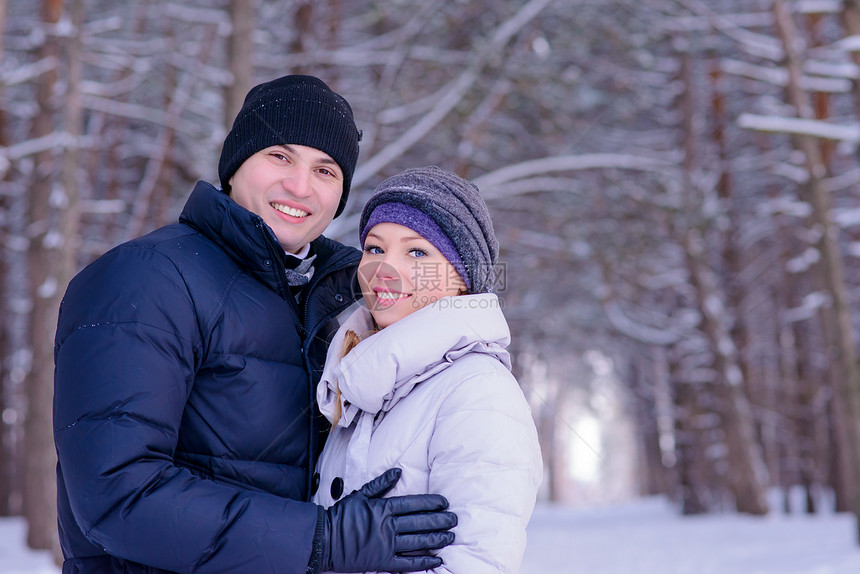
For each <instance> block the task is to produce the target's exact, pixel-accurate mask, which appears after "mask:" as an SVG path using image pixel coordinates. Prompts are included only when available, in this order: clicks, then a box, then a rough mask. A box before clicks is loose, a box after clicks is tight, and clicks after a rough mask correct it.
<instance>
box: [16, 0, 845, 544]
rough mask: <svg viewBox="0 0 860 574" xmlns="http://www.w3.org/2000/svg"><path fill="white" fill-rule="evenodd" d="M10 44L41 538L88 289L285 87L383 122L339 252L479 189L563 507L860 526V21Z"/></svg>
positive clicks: (500, 19) (148, 23)
mask: <svg viewBox="0 0 860 574" xmlns="http://www.w3.org/2000/svg"><path fill="white" fill-rule="evenodd" d="M0 34H2V43H0V181H1V182H2V183H0V238H2V241H0V244H2V246H0V278H2V281H0V317H2V321H0V391H2V392H0V413H2V424H0V430H2V433H0V434H2V440H0V515H8V514H23V515H25V516H26V517H27V519H28V520H29V524H30V533H29V540H28V542H29V544H30V545H31V546H33V547H36V548H51V547H53V546H55V545H56V517H55V509H54V488H55V487H54V484H53V481H54V476H55V475H54V464H55V453H54V447H53V437H52V428H51V408H52V374H53V364H52V360H53V357H52V339H53V333H54V328H55V323H56V314H57V307H58V304H59V301H60V299H61V297H62V294H63V292H64V289H65V285H66V284H67V282H68V280H69V278H70V277H71V276H73V275H74V274H75V273H76V272H77V271H78V270H80V269H81V268H82V267H83V266H84V265H86V264H87V263H88V262H90V261H92V260H93V259H95V258H96V257H98V256H99V255H100V254H102V253H103V252H105V251H106V250H107V249H109V248H110V247H112V246H113V245H115V244H117V243H119V242H121V241H124V240H126V239H129V238H131V237H134V236H137V235H140V234H142V233H145V232H147V231H148V230H151V229H153V228H155V227H157V226H160V225H162V224H165V223H168V222H172V221H174V220H175V219H176V217H177V214H178V212H179V210H180V208H181V206H182V205H183V203H184V201H185V199H186V197H187V194H188V193H189V192H190V190H191V188H192V186H193V183H194V181H195V180H197V179H198V178H202V179H206V180H209V181H217V176H216V173H217V172H216V164H217V159H218V155H219V153H220V148H221V143H222V141H223V137H224V135H225V133H226V129H227V125H228V123H229V122H230V121H231V120H232V118H233V115H234V114H235V112H236V111H237V110H238V108H239V106H240V104H241V100H242V98H243V97H244V95H245V93H246V92H247V90H248V88H249V87H251V86H252V85H254V84H256V83H258V82H260V81H265V80H269V79H271V78H274V77H276V76H280V75H283V74H285V73H310V74H314V75H318V76H320V77H322V78H323V79H324V80H325V81H326V82H328V83H329V84H330V85H331V86H332V87H333V88H334V89H335V90H336V91H338V92H339V93H341V94H343V95H344V96H345V97H346V98H347V99H348V100H349V101H350V102H351V103H352V106H353V108H354V111H355V117H356V120H357V123H358V125H359V127H360V128H361V129H363V131H364V139H363V141H362V143H361V157H360V158H359V169H358V172H357V173H356V176H355V180H354V183H353V192H352V195H351V199H350V203H349V205H348V208H347V211H346V213H345V215H344V216H342V217H341V218H339V219H338V220H336V221H335V222H334V224H333V225H332V227H331V228H330V229H329V232H328V235H330V236H333V237H335V238H338V239H341V240H343V241H345V242H347V243H352V244H355V243H356V239H355V235H356V233H355V229H356V227H357V214H358V213H359V211H360V208H361V205H362V203H363V201H364V199H365V198H366V197H367V195H368V193H369V192H370V190H371V189H372V188H373V186H374V185H375V184H376V183H378V182H379V181H380V180H381V179H383V178H384V177H387V176H389V175H391V174H393V173H395V172H397V171H400V170H402V169H405V168H407V167H413V166H417V165H428V164H436V165H439V166H441V167H443V168H447V169H452V170H455V171H457V172H458V173H459V174H461V175H462V176H464V177H467V178H471V179H473V180H474V181H476V183H478V185H479V186H480V187H481V189H482V191H483V193H484V196H485V198H486V200H487V203H488V205H489V206H490V209H491V211H492V214H493V217H494V221H495V225H496V230H497V233H498V236H499V239H500V242H501V245H502V253H501V260H502V262H503V264H504V271H505V272H504V274H503V277H502V278H501V279H502V280H503V281H502V285H501V287H502V293H501V295H502V297H503V299H504V304H505V312H506V314H507V316H508V319H509V321H510V322H511V326H512V331H513V337H514V343H513V348H512V350H513V353H514V357H515V363H516V371H517V374H518V376H519V378H520V381H521V384H522V386H523V389H524V391H525V393H526V395H527V396H528V398H529V400H530V402H531V404H532V407H533V412H534V416H535V419H536V421H537V424H538V427H539V430H540V435H541V440H542V447H543V449H544V459H545V461H546V464H547V480H546V484H545V489H544V492H543V493H542V496H543V497H545V498H546V499H548V500H554V501H572V500H573V501H576V502H584V503H588V502H597V501H599V500H601V498H600V497H601V494H600V490H599V489H598V488H596V487H595V486H594V485H603V486H604V487H605V486H607V485H612V484H616V483H618V482H619V481H622V482H624V481H626V482H625V484H626V485H627V486H625V487H624V488H622V489H620V490H619V492H620V491H621V490H624V489H626V490H628V491H630V490H632V491H634V492H633V493H634V494H654V493H664V494H667V495H668V496H670V497H671V498H672V499H673V500H675V501H677V504H678V508H679V510H680V511H681V512H683V513H686V514H695V513H704V512H715V511H739V512H743V513H750V514H755V515H761V514H766V513H768V512H779V511H780V510H781V509H780V508H769V506H768V500H769V498H768V497H766V493H768V492H769V491H772V490H773V489H775V488H777V489H782V490H783V491H786V492H787V491H788V489H789V488H790V487H800V488H802V489H804V491H805V492H806V494H807V496H806V504H807V509H808V511H809V512H815V511H816V510H817V507H818V506H819V505H821V504H823V503H824V501H828V502H827V503H828V504H835V505H836V507H837V509H839V510H843V511H850V512H854V513H855V514H858V513H860V502H858V501H860V488H858V484H860V482H858V478H860V369H858V350H857V343H858V341H857V327H858V318H860V313H858V311H860V308H858V307H860V259H858V258H860V155H858V148H857V145H858V141H860V122H858V116H860V2H858V1H856V0H707V1H705V0H468V1H466V0H435V1H432V2H430V1H427V0H381V1H369V0H315V1H299V0H256V1H251V0H184V1H181V2H180V1H178V0H177V1H172V0H134V1H129V0H110V1H107V0H34V1H28V2H24V1H21V0H18V1H13V0H0ZM583 469H586V470H588V469H590V471H589V472H584V471H583ZM577 473H579V474H577ZM577 476H579V477H580V478H582V477H583V476H587V477H590V480H591V483H592V486H591V487H589V488H591V490H589V489H585V488H579V487H577ZM577 488H579V490H577ZM577 493H578V494H577ZM786 499H788V497H786ZM771 500H772V499H771Z"/></svg>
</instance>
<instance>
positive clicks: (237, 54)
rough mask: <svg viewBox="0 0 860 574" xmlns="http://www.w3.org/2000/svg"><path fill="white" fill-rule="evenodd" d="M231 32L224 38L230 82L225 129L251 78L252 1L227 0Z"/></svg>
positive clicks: (252, 73)
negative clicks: (230, 76)
mask: <svg viewBox="0 0 860 574" xmlns="http://www.w3.org/2000/svg"><path fill="white" fill-rule="evenodd" d="M229 10H230V20H231V21H232V22H233V32H232V33H231V34H230V37H229V38H228V40H227V59H228V66H229V68H230V73H231V74H232V75H233V83H232V84H231V85H230V86H229V87H228V88H227V92H226V94H225V97H224V126H225V127H226V128H227V129H228V130H229V129H230V126H232V125H233V119H234V118H235V117H236V114H237V113H239V110H240V109H241V108H242V102H243V101H244V100H245V94H247V93H248V90H250V89H251V86H252V85H253V81H254V60H253V56H254V38H253V35H252V34H253V31H254V23H255V21H256V18H255V15H254V2H253V0H230V7H229Z"/></svg>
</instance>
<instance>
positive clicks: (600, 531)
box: [0, 498, 860, 574]
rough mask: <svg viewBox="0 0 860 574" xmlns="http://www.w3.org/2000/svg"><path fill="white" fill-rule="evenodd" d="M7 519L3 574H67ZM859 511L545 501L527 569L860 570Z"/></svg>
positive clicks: (610, 573) (626, 573) (558, 572)
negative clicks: (685, 509) (681, 510)
mask: <svg viewBox="0 0 860 574" xmlns="http://www.w3.org/2000/svg"><path fill="white" fill-rule="evenodd" d="M24 532H25V524H24V521H23V520H22V519H21V518H2V519H0V573H2V574H58V573H59V568H57V567H55V566H54V565H53V564H52V563H51V560H50V558H49V556H48V554H47V553H45V552H33V551H30V550H27V549H26V548H25V546H24ZM854 540H855V523H854V519H853V517H851V516H849V515H845V514H832V513H827V514H823V515H819V516H805V515H801V514H796V515H791V516H786V515H779V514H774V515H772V516H768V517H762V518H757V517H749V516H737V515H733V514H724V515H710V516H699V517H685V518H682V517H679V516H678V515H677V514H676V513H675V512H674V510H673V509H672V508H671V506H670V505H669V504H668V503H667V502H666V501H665V500H664V499H661V498H649V499H642V500H637V501H633V502H628V503H624V504H620V505H618V506H613V507H607V508H600V509H573V508H565V507H559V506H547V505H539V506H538V508H537V509H536V510H535V514H534V517H533V518H532V521H531V523H530V525H529V545H528V548H527V550H526V556H525V560H524V561H523V567H522V569H521V572H520V574H849V573H851V574H856V573H857V572H860V546H858V545H857V544H856V543H855V541H854Z"/></svg>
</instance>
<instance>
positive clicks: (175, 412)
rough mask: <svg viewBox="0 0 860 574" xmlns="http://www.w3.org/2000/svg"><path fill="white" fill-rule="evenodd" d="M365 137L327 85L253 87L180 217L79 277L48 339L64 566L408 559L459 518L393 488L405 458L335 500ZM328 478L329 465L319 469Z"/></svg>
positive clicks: (418, 558)
mask: <svg viewBox="0 0 860 574" xmlns="http://www.w3.org/2000/svg"><path fill="white" fill-rule="evenodd" d="M359 139H360V132H359V131H358V130H357V129H356V127H355V123H354V121H353V116H352V110H351V108H350V106H349V104H348V103H347V102H346V100H344V99H343V98H342V97H341V96H339V95H338V94H336V93H334V92H332V91H331V90H330V89H329V87H328V86H327V85H326V84H325V83H323V82H322V81H321V80H319V79H317V78H314V77H310V76H286V77H282V78H279V79H276V80H273V81H271V82H268V83H264V84H261V85H259V86H256V87H255V88H253V89H252V90H251V91H250V92H249V93H248V96H247V97H246V99H245V103H244V105H243V107H242V110H241V111H240V112H239V114H238V116H237V117H236V120H235V122H234V124H233V127H232V129H231V131H230V133H229V134H228V135H227V138H226V141H225V142H224V147H223V150H222V153H221V160H220V162H219V168H218V171H219V177H220V180H221V186H222V189H220V190H219V189H217V188H215V187H214V186H212V185H210V184H208V183H206V182H198V184H197V185H196V187H195V188H194V191H193V192H192V194H191V196H190V198H189V199H188V202H187V203H186V205H185V207H184V209H183V211H182V214H181V215H180V218H179V223H176V224H173V225H168V226H166V227H163V228H161V229H158V230H156V231H154V232H152V233H150V234H148V235H146V236H144V237H141V238H137V239H134V240H132V241H129V242H128V243H125V244H123V245H120V246H118V247H116V248H114V249H112V250H111V251H110V252H108V253H106V254H105V255H103V256H102V257H101V258H99V259H98V260H97V261H95V262H94V263H93V264H91V265H90V266H88V267H87V268H86V269H84V270H83V271H81V273H80V274H79V275H78V276H77V277H75V279H73V280H72V282H71V284H70V285H69V288H68V291H67V292H66V295H65V298H64V300H63V303H62V305H61V307H60V318H59V325H58V328H57V335H56V343H55V350H54V355H55V364H56V371H55V397H54V436H55V442H56V446H57V453H58V458H59V462H58V465H57V478H58V480H57V482H58V510H59V522H60V538H61V545H62V549H63V554H64V557H65V563H64V565H63V572H64V573H71V572H76V573H77V572H99V573H101V572H159V571H173V572H253V573H264V572H280V573H299V572H302V573H304V572H318V571H320V570H327V571H336V572H358V571H375V570H382V571H414V570H424V569H428V568H433V567H436V566H438V565H439V564H440V563H441V560H439V559H438V558H436V557H435V556H432V554H430V550H432V549H435V548H439V547H442V546H445V545H446V544H449V543H450V542H451V541H452V540H453V534H452V533H451V532H449V529H450V528H452V527H453V526H454V525H455V524H456V517H455V516H454V515H453V514H451V513H448V512H444V508H445V507H446V506H447V502H446V501H445V500H444V498H442V497H441V496H437V495H417V496H409V497H393V498H383V497H382V496H383V495H384V494H385V493H386V492H387V491H388V490H390V488H391V487H392V486H393V485H394V483H395V482H396V481H397V480H398V478H399V472H398V469H392V470H390V471H389V472H387V473H385V474H383V475H382V476H380V477H377V478H376V479H375V480H373V481H371V482H370V483H368V484H367V485H366V486H365V487H364V488H362V489H361V490H360V491H358V492H355V493H352V494H351V495H349V496H346V497H344V498H343V499H342V500H341V501H340V502H339V503H338V504H336V505H335V506H333V507H331V508H329V509H323V508H322V507H319V506H316V505H314V504H312V503H309V502H304V501H307V500H308V499H309V496H310V494H311V492H312V490H313V489H314V488H316V487H317V486H318V485H315V484H314V479H313V477H314V475H313V466H314V462H315V460H316V456H317V454H318V446H319V445H318V438H319V437H320V436H322V432H323V429H321V428H320V423H319V420H320V419H319V418H318V417H316V416H315V413H317V412H318V411H317V410H316V407H315V405H314V402H313V397H314V387H315V384H316V382H317V379H318V376H319V372H320V371H321V366H322V365H321V363H322V361H323V359H324V357H325V351H326V346H327V342H328V340H329V339H330V336H331V334H332V333H333V331H334V329H336V327H337V325H336V322H334V321H333V319H334V318H335V317H336V316H337V315H338V314H339V313H340V312H342V311H343V310H344V309H345V308H346V307H348V306H349V305H350V304H351V303H352V302H353V301H354V299H355V298H356V297H357V293H358V290H357V289H354V288H353V280H354V276H355V268H356V265H357V262H358V260H359V253H358V251H357V250H355V249H352V248H348V247H345V246H343V245H340V244H338V243H336V242H333V241H331V240H329V239H326V238H325V237H322V236H321V233H322V232H323V230H324V229H325V228H326V226H327V225H328V224H329V223H330V222H331V220H332V219H333V218H334V217H336V216H337V215H339V214H340V213H341V211H342V210H343V207H344V205H345V203H346V200H347V196H348V194H349V188H350V183H351V180H352V174H353V171H354V169H355V164H356V161H357V159H358V142H359ZM317 480H318V477H317Z"/></svg>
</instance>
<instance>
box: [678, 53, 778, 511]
mask: <svg viewBox="0 0 860 574" xmlns="http://www.w3.org/2000/svg"><path fill="white" fill-rule="evenodd" d="M690 60H691V59H690V57H689V55H688V54H686V53H685V54H682V56H681V80H682V82H683V84H684V87H685V89H684V93H683V95H682V96H681V113H682V118H683V127H682V135H683V138H684V141H683V144H684V165H683V176H684V178H685V182H684V189H685V190H687V193H688V194H690V196H689V197H688V200H687V202H686V204H687V208H688V210H690V211H692V212H694V213H695V212H696V211H698V210H699V204H700V201H701V200H700V198H698V197H696V196H694V195H693V194H695V193H696V186H695V184H694V183H693V178H692V173H693V171H694V170H695V169H696V168H697V163H698V162H699V158H698V149H697V141H696V138H697V134H696V133H695V127H694V126H695V119H694V117H695V111H694V110H695V101H696V98H695V94H694V91H693V82H692V79H691V76H692V70H691V69H690V68H691V65H692V64H691V61H690ZM696 223H697V222H696V221H695V219H694V222H693V224H691V225H689V226H688V228H687V229H686V230H684V231H683V232H682V238H681V241H682V245H683V249H684V254H685V260H686V266H687V270H688V272H689V276H690V283H691V284H692V286H693V289H694V291H695V294H696V305H697V307H698V310H699V312H700V314H701V317H702V320H701V327H700V328H701V330H702V333H703V334H704V335H705V337H706V339H707V340H708V343H709V348H710V350H711V352H712V353H713V368H714V371H715V372H716V374H717V378H718V384H719V387H718V396H720V397H721V398H723V399H724V400H723V401H722V404H723V408H722V409H720V411H721V412H719V415H720V417H721V419H722V423H723V424H722V428H723V430H724V432H725V440H726V447H727V449H728V457H729V464H730V470H729V477H728V478H729V485H730V487H731V489H732V491H733V494H734V497H735V504H736V506H737V510H738V511H740V512H747V513H750V514H756V515H760V514H766V513H767V511H768V507H767V500H766V498H765V489H766V488H767V482H768V480H767V469H766V467H765V464H764V459H763V457H762V453H761V448H760V443H759V440H758V437H757V434H756V429H755V419H754V417H753V411H752V408H751V406H750V403H749V398H748V396H747V390H746V381H745V380H744V373H743V370H742V369H741V366H740V364H739V360H738V352H737V346H736V342H735V341H734V340H733V339H732V338H731V333H730V324H729V322H730V321H729V319H728V318H727V310H728V308H727V307H726V305H725V301H726V297H725V295H724V293H722V292H721V291H720V289H719V288H718V284H717V281H716V275H715V273H714V272H713V270H712V269H711V266H710V264H709V262H708V260H707V253H706V248H705V238H704V237H703V236H702V233H701V231H699V229H698V228H697V227H695V224H696ZM724 255H728V256H732V255H731V253H730V252H727V253H726V254H724Z"/></svg>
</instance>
